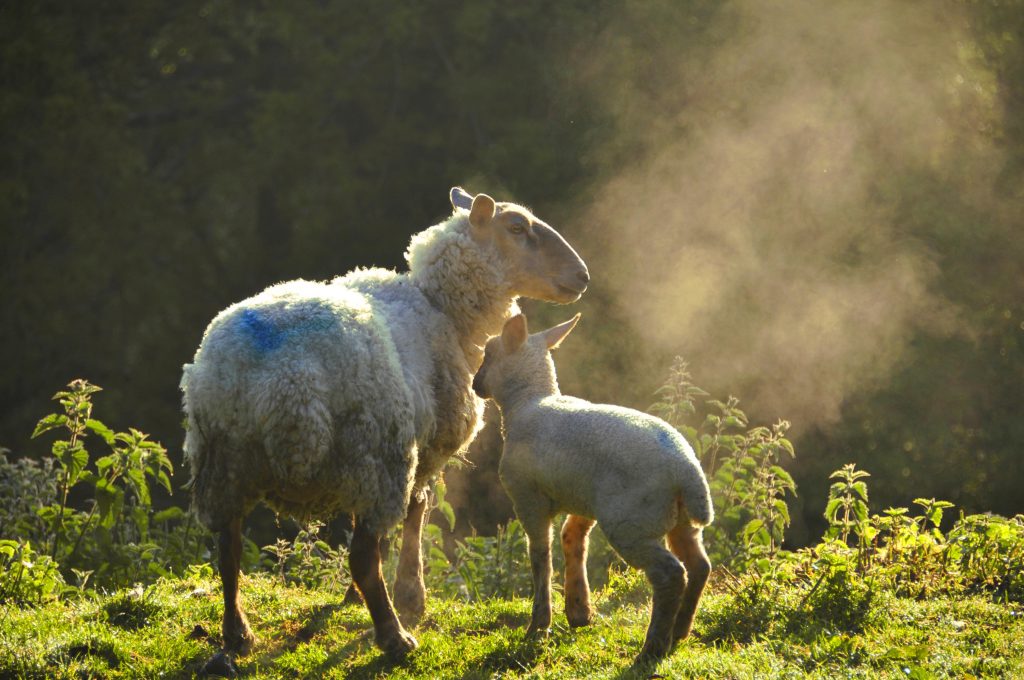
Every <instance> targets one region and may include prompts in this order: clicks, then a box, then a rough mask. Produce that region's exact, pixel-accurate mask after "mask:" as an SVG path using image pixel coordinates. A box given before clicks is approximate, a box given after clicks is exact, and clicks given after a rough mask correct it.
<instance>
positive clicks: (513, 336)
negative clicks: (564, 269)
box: [473, 314, 580, 404]
mask: <svg viewBox="0 0 1024 680" xmlns="http://www.w3.org/2000/svg"><path fill="white" fill-rule="evenodd" d="M579 320H580V315H579V314H577V315H576V316H574V317H573V318H571V319H569V320H568V321H566V322H564V323H560V324H558V325H557V326H554V327H552V328H549V329H547V330H546V331H541V332H539V333H534V334H533V335H530V333H529V331H528V330H527V326H526V316H524V315H523V314H516V315H515V316H513V317H512V318H511V319H509V320H508V321H506V322H505V327H504V328H503V329H502V331H501V335H496V336H494V337H493V338H491V339H490V340H488V341H487V345H486V347H485V348H484V362H483V364H481V366H480V370H478V371H477V372H476V375H475V376H474V377H473V391H474V392H476V393H477V395H478V396H480V397H481V398H483V399H491V398H493V399H495V400H497V401H498V403H499V404H500V403H502V401H504V399H505V398H506V397H509V396H512V395H516V394H525V393H529V394H534V395H536V394H541V395H547V394H556V393H557V392H558V378H557V377H556V375H555V362H554V361H552V360H551V350H553V349H557V348H558V346H559V345H560V344H561V343H562V340H564V339H565V337H566V336H567V335H569V333H570V331H572V329H573V328H575V327H576V323H577V322H578V321H579Z"/></svg>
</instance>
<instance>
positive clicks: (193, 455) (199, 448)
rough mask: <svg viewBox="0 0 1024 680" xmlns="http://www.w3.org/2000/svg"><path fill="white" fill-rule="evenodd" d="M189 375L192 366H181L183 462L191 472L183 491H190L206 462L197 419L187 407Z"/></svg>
mask: <svg viewBox="0 0 1024 680" xmlns="http://www.w3.org/2000/svg"><path fill="white" fill-rule="evenodd" d="M191 375H192V364H185V365H184V366H182V372H181V383H180V384H179V387H180V388H181V392H182V408H183V409H184V411H185V445H184V447H183V448H184V454H185V456H184V458H185V462H186V463H188V464H189V468H190V470H189V471H190V472H191V479H189V481H188V482H187V483H186V484H185V489H188V490H191V489H192V488H193V487H194V486H195V483H196V478H197V477H198V476H199V470H201V469H202V467H203V463H204V462H205V461H206V453H205V447H204V446H203V445H202V444H203V443H202V433H201V432H200V429H199V423H198V419H197V418H196V415H195V413H194V412H193V409H192V408H190V405H189V393H188V383H189V378H190V377H191Z"/></svg>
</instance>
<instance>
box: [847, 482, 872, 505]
mask: <svg viewBox="0 0 1024 680" xmlns="http://www.w3.org/2000/svg"><path fill="white" fill-rule="evenodd" d="M850 488H852V489H853V490H854V492H855V493H856V494H857V495H858V496H860V497H861V499H862V500H863V501H864V502H865V503H867V501H868V485H867V484H865V483H864V482H854V483H853V485H852V486H851V487H850Z"/></svg>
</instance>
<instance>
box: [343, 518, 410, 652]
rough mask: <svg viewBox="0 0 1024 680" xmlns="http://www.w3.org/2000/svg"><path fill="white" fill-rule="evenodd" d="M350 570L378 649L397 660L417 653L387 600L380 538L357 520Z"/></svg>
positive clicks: (350, 556) (350, 554)
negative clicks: (370, 623) (370, 621)
mask: <svg viewBox="0 0 1024 680" xmlns="http://www.w3.org/2000/svg"><path fill="white" fill-rule="evenodd" d="M349 569H350V570H351V572H352V581H353V582H354V583H355V584H356V587H357V588H359V592H360V593H361V594H362V596H363V601H365V602H366V608H367V609H369V610H370V618H371V619H373V628H374V633H375V635H376V640H377V646H378V647H380V648H381V649H382V650H384V651H385V652H386V653H388V654H391V655H394V656H404V655H405V654H407V653H408V652H410V651H412V650H413V649H415V648H416V638H414V637H413V636H412V635H410V634H409V633H408V632H407V631H406V630H405V628H403V627H402V624H401V623H400V622H399V621H398V616H396V615H395V610H394V608H393V607H392V606H391V600H390V598H388V591H387V587H386V586H385V585H384V577H383V575H382V574H381V568H380V536H378V535H377V534H376V533H374V532H372V531H370V530H369V529H367V528H366V526H365V525H364V524H363V523H362V522H361V521H359V520H358V519H357V520H356V527H355V532H354V533H353V535H352V547H351V549H350V551H349Z"/></svg>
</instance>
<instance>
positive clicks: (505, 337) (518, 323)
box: [501, 314, 530, 352]
mask: <svg viewBox="0 0 1024 680" xmlns="http://www.w3.org/2000/svg"><path fill="white" fill-rule="evenodd" d="M529 334H530V332H529V331H528V330H527V329H526V317H525V316H524V315H522V314H516V315H515V316H513V317H512V318H511V319H509V320H508V321H506V322H505V327H504V328H503V329H501V344H502V345H503V346H504V347H505V351H506V352H515V351H516V350H517V349H519V348H520V347H522V346H523V343H524V342H526V338H527V336H528V335H529Z"/></svg>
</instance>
